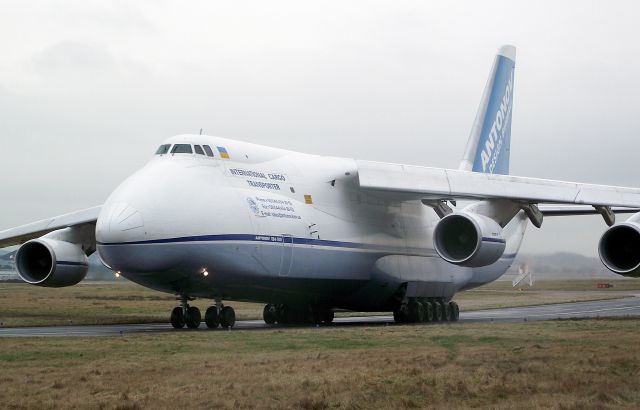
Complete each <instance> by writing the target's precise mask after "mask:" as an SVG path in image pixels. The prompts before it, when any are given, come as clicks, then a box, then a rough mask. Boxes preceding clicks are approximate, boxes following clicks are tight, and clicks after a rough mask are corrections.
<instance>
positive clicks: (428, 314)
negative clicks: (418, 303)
mask: <svg viewBox="0 0 640 410" xmlns="http://www.w3.org/2000/svg"><path fill="white" fill-rule="evenodd" d="M423 304H424V321H425V322H433V303H431V302H423Z"/></svg>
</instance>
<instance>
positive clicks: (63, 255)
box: [15, 237, 89, 288]
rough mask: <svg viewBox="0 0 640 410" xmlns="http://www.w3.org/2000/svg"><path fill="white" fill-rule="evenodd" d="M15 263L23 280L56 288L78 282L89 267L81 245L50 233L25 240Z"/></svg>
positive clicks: (17, 253)
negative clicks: (54, 236) (50, 236)
mask: <svg viewBox="0 0 640 410" xmlns="http://www.w3.org/2000/svg"><path fill="white" fill-rule="evenodd" d="M15 263H16V269H17V271H18V275H20V277H21V278H22V280H24V281H25V282H27V283H29V284H32V285H37V286H45V287H52V288H60V287H63V286H72V285H75V284H77V283H78V282H80V281H81V280H82V279H84V277H85V275H86V274H87V270H88V269H89V262H88V260H87V256H86V255H85V252H84V251H83V250H82V248H81V246H80V245H78V244H74V243H69V242H65V241H61V240H57V239H51V238H47V237H41V238H38V239H33V240H30V241H28V242H25V243H24V244H23V245H22V246H21V247H20V248H19V249H18V252H16V256H15Z"/></svg>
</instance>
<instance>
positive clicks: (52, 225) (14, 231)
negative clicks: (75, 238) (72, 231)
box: [0, 206, 102, 248]
mask: <svg viewBox="0 0 640 410" xmlns="http://www.w3.org/2000/svg"><path fill="white" fill-rule="evenodd" d="M101 208H102V206H95V207H93V208H87V209H83V210H80V211H75V212H71V213H68V214H64V215H60V216H55V217H53V218H48V219H42V220H40V221H36V222H32V223H29V224H26V225H22V226H17V227H15V228H11V229H7V230H4V231H0V248H4V247H7V246H12V245H19V244H21V243H24V242H26V241H28V240H30V239H34V238H38V237H40V236H42V235H45V234H47V233H49V232H51V231H55V230H57V229H62V228H67V227H70V226H78V225H84V224H91V223H93V224H95V222H96V221H97V220H98V214H100V209H101Z"/></svg>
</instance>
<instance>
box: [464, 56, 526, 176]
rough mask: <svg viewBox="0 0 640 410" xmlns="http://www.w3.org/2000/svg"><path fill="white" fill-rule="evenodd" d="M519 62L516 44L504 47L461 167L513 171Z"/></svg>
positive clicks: (490, 78)
mask: <svg viewBox="0 0 640 410" xmlns="http://www.w3.org/2000/svg"><path fill="white" fill-rule="evenodd" d="M515 65H516V48H515V47H514V46H510V45H505V46H502V47H500V50H498V54H497V55H496V58H495V60H494V62H493V67H492V68H491V73H490V75H489V80H488V81H487V85H486V86H485V89H484V93H483V94H482V100H481V101H480V107H479V108H478V113H477V114H476V119H475V121H474V122H473V127H472V128H471V134H470V135H469V141H468V142H467V148H466V149H465V153H464V157H463V158H462V162H461V163H460V169H461V170H464V171H474V172H484V173H489V174H503V175H507V174H509V150H510V145H511V108H512V106H513V74H514V70H515Z"/></svg>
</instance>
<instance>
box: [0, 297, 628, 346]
mask: <svg viewBox="0 0 640 410" xmlns="http://www.w3.org/2000/svg"><path fill="white" fill-rule="evenodd" d="M622 316H640V294H638V295H634V296H633V297H626V298H624V299H614V300H601V301H591V302H575V303H560V304H553V305H542V306H526V307H512V308H504V309H487V310H476V311H469V312H460V322H462V323H464V322H517V321H538V320H554V319H575V318H598V317H622ZM371 325H377V326H386V325H393V317H392V316H390V315H389V316H353V317H339V318H336V319H335V321H334V324H333V325H331V327H336V326H371ZM435 326H437V324H435ZM322 327H324V326H322ZM273 328H279V329H287V328H293V326H290V327H289V326H278V325H267V324H265V323H264V322H263V321H262V320H240V321H237V322H236V325H235V327H234V328H233V329H230V330H221V329H217V330H211V329H207V328H206V326H205V325H204V323H202V324H201V325H200V329H197V330H192V329H173V328H172V327H171V325H170V324H169V323H166V324H165V323H157V324H130V325H98V326H50V327H21V328H0V337H33V336H39V337H56V336H57V337H60V336H75V337H78V336H123V335H132V334H142V333H162V332H194V331H196V332H216V331H217V332H225V331H230V332H233V331H236V330H265V329H273Z"/></svg>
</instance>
